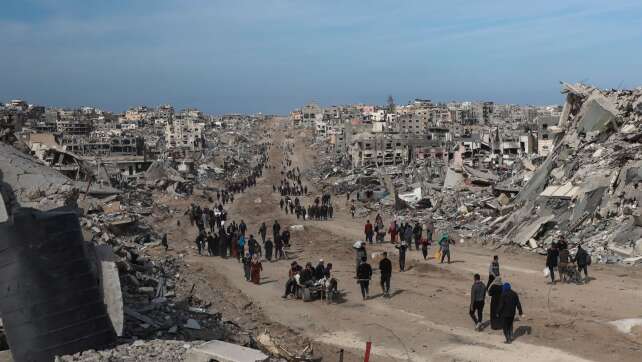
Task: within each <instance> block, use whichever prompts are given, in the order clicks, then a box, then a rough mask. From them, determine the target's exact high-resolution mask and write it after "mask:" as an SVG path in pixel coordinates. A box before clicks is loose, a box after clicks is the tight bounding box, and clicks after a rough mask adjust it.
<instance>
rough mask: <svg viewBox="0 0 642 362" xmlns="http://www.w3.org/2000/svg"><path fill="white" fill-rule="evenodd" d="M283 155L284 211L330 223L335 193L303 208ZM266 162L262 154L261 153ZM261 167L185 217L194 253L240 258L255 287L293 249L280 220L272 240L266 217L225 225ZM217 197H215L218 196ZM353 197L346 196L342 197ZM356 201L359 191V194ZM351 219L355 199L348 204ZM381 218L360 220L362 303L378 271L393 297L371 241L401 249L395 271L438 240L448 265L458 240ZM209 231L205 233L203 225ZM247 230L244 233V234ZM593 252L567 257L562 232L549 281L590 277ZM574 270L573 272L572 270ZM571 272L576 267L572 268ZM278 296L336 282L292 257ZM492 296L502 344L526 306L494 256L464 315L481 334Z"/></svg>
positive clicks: (328, 272) (301, 189) (551, 252)
mask: <svg viewBox="0 0 642 362" xmlns="http://www.w3.org/2000/svg"><path fill="white" fill-rule="evenodd" d="M281 148H282V150H283V152H284V160H283V162H282V164H281V167H282V170H281V178H282V179H281V182H280V185H273V191H274V192H275V193H278V195H280V201H279V206H280V209H281V210H282V211H283V212H285V213H286V214H293V215H296V217H297V219H299V218H301V219H304V220H328V219H331V218H332V217H333V214H334V210H333V204H332V196H331V195H330V194H329V193H324V194H322V195H320V196H318V197H315V198H314V199H313V201H312V202H311V204H310V205H308V206H307V207H306V206H304V205H303V203H304V201H303V200H304V199H303V197H304V196H307V194H308V190H307V187H306V186H304V185H303V183H302V178H301V172H300V170H299V168H298V167H292V160H291V159H290V158H289V156H290V155H292V154H293V150H292V146H291V145H290V144H287V143H285V144H283V145H282V146H281ZM266 160H267V158H266ZM262 169H263V166H261V167H259V168H258V169H255V170H253V173H252V174H251V175H250V176H248V178H246V179H243V180H240V181H236V182H230V183H228V185H227V187H226V189H224V190H221V191H220V192H218V193H217V202H218V204H217V205H216V206H214V207H211V208H207V207H205V208H201V207H199V206H197V205H193V206H192V209H191V214H190V220H191V221H192V224H195V225H196V226H197V227H198V229H199V236H198V238H197V241H196V243H197V248H198V252H199V254H202V253H204V252H206V253H208V254H209V255H211V256H221V257H223V258H229V257H232V258H237V259H238V260H239V262H241V264H242V265H243V273H244V277H245V278H246V280H248V281H250V282H253V283H256V284H259V283H260V276H261V272H262V271H263V264H262V262H263V261H270V262H271V261H275V260H280V259H288V258H287V251H286V250H287V249H288V247H289V246H290V237H291V236H290V231H289V229H288V228H287V227H281V225H280V224H279V222H278V220H274V222H273V223H272V233H271V238H270V235H269V232H268V224H266V223H265V222H263V223H262V224H261V225H260V227H259V229H258V236H259V237H260V241H259V240H257V239H255V238H254V235H252V234H249V235H247V234H248V232H247V229H248V228H247V225H246V224H245V222H244V221H243V220H241V222H240V223H239V224H236V222H235V221H232V222H231V223H226V219H227V213H226V212H225V209H224V208H223V205H225V204H226V203H227V202H230V201H233V198H234V194H235V193H238V192H244V191H245V190H246V189H247V188H248V187H252V186H254V185H256V178H257V177H260V176H261V174H262ZM219 195H220V196H219ZM346 198H347V200H350V194H348V195H347V196H346ZM357 198H358V199H359V198H360V195H359V194H358V193H357ZM352 205H353V206H352V208H351V210H352V213H353V216H354V202H353V203H352ZM385 225H386V224H385V223H384V221H383V218H382V216H381V215H380V214H377V215H376V217H375V219H374V220H373V222H371V220H370V219H368V220H366V222H365V224H364V225H363V233H364V241H358V242H357V243H355V245H354V246H353V247H354V250H355V268H354V278H355V280H356V282H357V283H358V285H359V288H360V291H361V296H362V299H363V300H368V299H370V298H371V295H370V292H371V290H370V283H371V281H372V279H373V276H374V275H375V273H376V272H378V273H379V278H380V279H379V283H380V287H381V291H382V295H383V297H384V298H390V297H391V296H392V294H391V292H390V291H391V281H392V276H393V265H392V264H393V263H392V261H391V260H390V259H389V258H388V253H387V252H382V253H381V254H380V255H377V259H378V265H374V266H375V267H378V268H377V269H374V268H373V265H371V264H370V263H369V262H368V260H369V255H368V252H367V251H366V248H367V247H368V245H373V244H381V243H384V242H385V241H386V240H385V239H386V235H388V236H389V241H390V242H391V243H392V244H393V245H394V247H395V248H396V249H397V250H398V255H399V260H398V265H399V271H400V272H404V271H405V270H406V255H407V252H408V251H411V250H412V249H413V245H414V248H415V250H416V251H417V252H420V253H421V254H420V255H421V256H422V257H423V259H424V260H428V259H429V255H430V254H429V249H430V247H431V246H432V245H433V240H434V241H435V242H436V246H437V247H438V248H437V249H435V254H434V259H435V260H436V261H438V262H439V263H444V262H446V263H448V264H450V263H451V257H452V255H451V252H452V250H451V249H452V246H453V245H454V244H455V242H454V241H453V240H452V239H451V237H450V236H449V234H448V233H447V232H440V233H437V232H436V230H435V228H434V227H433V225H432V223H430V222H427V223H420V222H418V221H415V222H401V223H399V222H398V221H397V220H393V221H391V222H390V224H388V226H387V227H386V226H385ZM208 228H209V230H208ZM246 235H247V236H246ZM590 260H591V258H590V255H588V253H587V252H586V251H585V250H584V249H583V248H582V247H581V246H578V248H577V252H576V253H575V255H574V256H571V255H570V252H569V249H568V244H567V243H566V242H565V240H564V239H563V238H562V237H560V238H559V240H558V241H557V242H555V243H553V244H552V245H551V247H550V248H549V249H548V250H547V258H546V267H547V270H548V272H549V274H550V278H551V283H555V281H556V279H555V271H558V273H559V274H560V280H562V281H565V280H567V279H568V278H570V276H571V275H573V274H578V275H581V273H582V272H583V273H584V276H585V277H584V279H585V280H586V281H588V268H587V267H588V266H589V265H590ZM571 270H572V271H574V272H571ZM575 270H576V272H575ZM284 289H285V291H284V294H283V296H282V297H283V298H289V297H294V298H305V296H303V295H302V293H303V292H304V291H307V292H318V293H320V295H321V296H322V297H324V296H327V295H328V294H335V293H338V281H337V279H336V278H334V277H333V275H332V264H331V263H328V264H326V263H325V262H324V260H323V259H321V260H319V262H318V263H317V264H316V266H314V265H313V264H312V263H311V262H307V263H305V266H301V265H299V264H298V262H297V261H292V262H291V263H290V266H289V270H288V277H287V280H286V282H285V288H284ZM487 298H490V312H489V314H490V315H489V321H488V325H489V326H490V328H491V329H493V330H503V333H504V336H505V338H506V343H512V341H513V340H514V337H515V336H514V331H513V321H514V320H515V317H516V316H517V315H519V316H522V317H523V309H522V305H521V302H520V299H519V295H518V293H517V292H516V291H515V290H513V288H512V286H511V284H510V283H509V282H508V281H507V280H505V279H504V280H503V279H502V276H501V274H500V264H499V257H498V256H496V255H495V256H494V257H493V258H492V260H491V262H490V265H489V267H488V280H487V283H484V282H483V281H482V279H481V275H480V274H474V276H473V284H472V286H471V292H470V304H469V311H468V312H469V315H470V318H471V319H472V320H473V322H474V326H475V329H476V330H478V331H481V330H483V329H484V327H485V323H484V321H485V319H484V307H485V304H486V299H487Z"/></svg>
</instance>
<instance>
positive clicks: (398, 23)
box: [0, 0, 642, 113]
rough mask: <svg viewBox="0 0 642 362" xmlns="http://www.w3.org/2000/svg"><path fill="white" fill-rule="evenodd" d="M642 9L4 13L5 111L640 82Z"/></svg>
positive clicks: (52, 4)
mask: <svg viewBox="0 0 642 362" xmlns="http://www.w3.org/2000/svg"><path fill="white" fill-rule="evenodd" d="M641 24H642V1H639V0H631V1H618V0H608V1H605V0H601V1H597V0H565V1H559V0H557V1H552V0H540V1H520V0H511V1H509V0H497V1H494V0H484V1H481V0H478V1H476V0H449V1H429V0H423V1H414V0H404V1H348V0H342V1H333V0H325V1H312V0H306V1H294V0H292V1H287V0H260V1H244V0H229V1H218V0H208V1H206V0H196V1H191V0H176V1H167V0H147V1H139V0H110V1H104V0H96V1H94V0H77V1H69V0H2V1H1V3H0V38H1V39H2V41H1V42H0V49H2V51H0V100H8V99H11V98H24V99H26V100H28V101H29V102H32V103H38V104H46V105H57V106H76V105H94V106H98V107H102V108H105V109H108V110H113V111H122V110H124V109H126V108H127V107H128V106H131V105H138V104H147V105H158V104H161V103H172V104H174V105H175V106H177V107H179V108H181V107H186V106H195V107H199V108H201V109H202V110H204V111H207V112H211V113H228V112H242V113H253V112H266V113H286V112H288V111H289V110H291V109H292V108H294V107H298V106H300V105H302V104H303V103H306V102H308V101H310V100H315V101H317V102H319V103H321V104H323V105H331V104H347V103H356V102H364V103H378V104H383V103H385V101H386V98H387V96H388V95H389V94H392V95H393V96H394V98H395V100H397V102H398V103H406V102H408V101H409V100H411V99H413V98H415V97H419V98H429V99H433V100H436V101H448V100H493V101H496V102H500V103H519V104H525V103H528V104H550V103H560V102H561V100H562V97H561V96H560V94H559V89H560V88H559V83H558V82H559V81H560V80H564V81H570V82H575V81H585V82H588V83H591V84H595V85H597V86H600V87H604V88H613V87H628V88H631V87H637V86H640V85H642V25H641Z"/></svg>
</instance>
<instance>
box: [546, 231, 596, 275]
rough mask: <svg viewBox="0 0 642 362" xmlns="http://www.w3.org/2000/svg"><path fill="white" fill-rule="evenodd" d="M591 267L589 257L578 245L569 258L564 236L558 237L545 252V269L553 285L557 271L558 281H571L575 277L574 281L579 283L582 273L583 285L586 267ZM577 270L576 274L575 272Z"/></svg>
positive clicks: (569, 254) (586, 272)
mask: <svg viewBox="0 0 642 362" xmlns="http://www.w3.org/2000/svg"><path fill="white" fill-rule="evenodd" d="M589 265H591V256H590V255H589V253H588V252H587V251H586V250H585V249H584V248H582V245H581V244H578V246H577V251H576V252H575V256H571V253H570V250H569V245H568V242H566V239H565V238H564V236H563V235H562V236H560V237H559V239H558V240H557V242H554V243H552V244H551V246H550V247H549V248H548V249H547V250H546V268H547V269H548V274H549V276H550V278H551V284H555V282H556V280H555V270H556V269H557V270H558V271H559V274H560V281H562V282H564V281H572V279H573V278H572V277H571V276H575V275H576V276H577V277H576V278H575V279H577V280H576V281H577V282H579V281H580V280H581V279H582V272H584V278H583V281H584V283H588V281H589V276H588V267H589ZM575 268H577V272H575Z"/></svg>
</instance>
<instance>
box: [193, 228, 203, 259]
mask: <svg viewBox="0 0 642 362" xmlns="http://www.w3.org/2000/svg"><path fill="white" fill-rule="evenodd" d="M194 242H195V243H196V249H197V250H198V255H203V233H198V236H197V237H196V240H194Z"/></svg>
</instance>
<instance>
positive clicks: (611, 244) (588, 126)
mask: <svg viewBox="0 0 642 362" xmlns="http://www.w3.org/2000/svg"><path fill="white" fill-rule="evenodd" d="M562 91H563V93H565V94H566V103H565V105H564V109H563V112H562V115H561V116H560V119H559V123H558V124H557V126H552V127H551V126H549V129H550V130H551V131H552V132H553V135H554V140H553V144H552V149H551V152H550V153H549V154H548V156H547V157H546V159H545V160H544V162H543V163H542V164H541V166H540V167H539V168H537V170H535V171H534V172H533V173H532V175H531V176H530V179H529V180H528V182H527V183H526V185H525V186H524V188H523V189H522V190H521V191H520V192H519V193H518V194H517V195H516V196H515V198H514V200H513V201H512V203H513V204H514V205H516V209H515V211H513V212H512V213H510V214H509V215H506V216H505V220H504V221H503V222H501V223H499V224H498V225H497V230H495V231H494V234H496V235H502V238H501V242H502V243H514V244H518V245H520V246H524V247H528V248H531V249H535V250H539V251H541V250H542V248H543V247H546V246H547V245H549V244H550V243H551V242H552V241H554V240H555V238H556V235H559V234H561V235H565V236H566V238H567V239H568V240H570V242H571V243H581V244H584V245H586V246H587V248H588V250H589V251H590V252H591V253H592V254H593V256H594V257H595V258H597V259H598V261H602V262H613V261H625V262H635V261H639V260H641V259H642V218H641V216H640V212H639V206H640V200H641V197H642V188H641V186H642V184H641V183H640V182H641V181H642V160H641V158H642V130H641V129H640V125H641V124H642V90H640V89H637V90H633V91H627V90H619V91H616V90H599V89H596V88H593V87H590V86H586V85H581V84H577V85H570V84H564V85H563V89H562Z"/></svg>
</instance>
